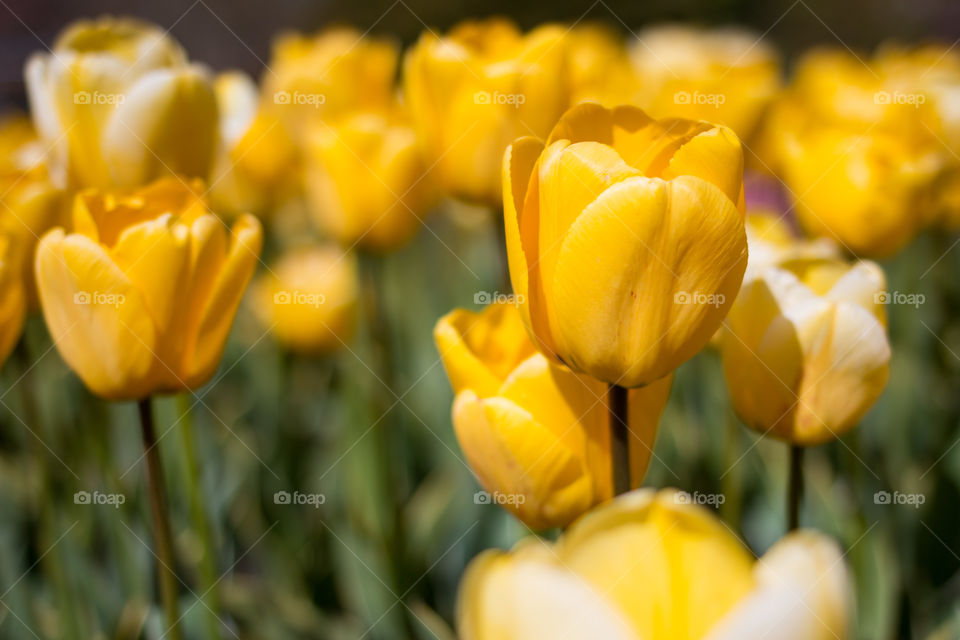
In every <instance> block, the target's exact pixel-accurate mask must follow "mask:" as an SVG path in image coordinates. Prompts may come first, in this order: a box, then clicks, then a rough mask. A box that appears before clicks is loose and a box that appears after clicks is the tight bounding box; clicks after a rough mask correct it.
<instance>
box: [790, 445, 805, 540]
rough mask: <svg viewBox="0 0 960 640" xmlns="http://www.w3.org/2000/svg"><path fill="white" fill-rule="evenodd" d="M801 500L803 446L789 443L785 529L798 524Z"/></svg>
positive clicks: (791, 528)
mask: <svg viewBox="0 0 960 640" xmlns="http://www.w3.org/2000/svg"><path fill="white" fill-rule="evenodd" d="M801 500H803V447H799V446H797V445H795V444H792V445H790V480H789V482H788V483H787V530H788V531H793V530H794V529H797V528H798V527H799V526H800V502H801Z"/></svg>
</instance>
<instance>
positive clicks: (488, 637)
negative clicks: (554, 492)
mask: <svg viewBox="0 0 960 640" xmlns="http://www.w3.org/2000/svg"><path fill="white" fill-rule="evenodd" d="M689 502H690V495H689V494H685V493H681V492H678V491H676V490H672V489H666V490H663V491H660V492H655V491H653V490H652V489H641V490H638V491H634V492H632V493H629V494H625V495H622V496H619V497H617V498H615V499H614V500H613V501H612V502H608V503H606V504H603V505H600V506H599V507H597V508H595V509H594V510H593V511H591V512H590V513H588V514H587V515H585V516H584V517H583V518H581V519H580V520H578V521H577V522H575V523H574V524H573V525H571V527H570V528H569V529H568V530H567V531H566V532H564V534H563V535H562V536H561V537H560V539H559V540H558V541H557V542H556V543H550V542H545V541H543V540H533V539H527V540H523V541H521V543H520V544H518V545H517V547H516V548H515V549H514V550H513V551H510V552H503V551H499V550H497V551H493V550H491V551H486V552H484V553H483V554H481V555H480V556H478V557H477V558H475V559H474V560H473V561H472V562H471V563H470V565H469V567H468V568H467V572H466V574H465V575H464V577H463V580H462V582H461V585H460V593H459V597H458V605H457V627H458V632H459V633H458V635H459V637H460V638H462V639H463V640H494V639H495V640H513V639H516V640H538V639H541V638H542V639H546V638H568V639H569V640H586V639H588V638H591V639H592V638H604V639H606V640H636V639H638V638H642V639H659V638H670V639H671V640H701V639H703V640H728V639H729V640H734V639H736V640H760V639H761V638H779V639H782V640H844V639H845V638H847V637H849V636H848V633H849V630H850V622H849V618H850V610H851V608H852V602H851V601H852V593H851V592H852V589H851V585H850V577H849V573H848V571H847V569H846V567H845V565H844V562H843V556H842V554H841V552H840V549H839V548H838V547H837V545H836V543H835V542H833V541H832V540H830V539H829V538H827V537H826V536H824V535H822V534H819V533H816V532H813V531H801V532H796V533H792V534H790V535H788V536H786V537H784V538H783V539H781V540H780V541H779V542H777V543H776V544H774V546H773V547H772V548H770V549H769V550H768V551H767V553H766V554H765V555H764V556H763V557H761V558H760V559H759V560H755V559H754V558H753V556H752V555H751V554H750V552H749V551H748V550H747V549H745V548H744V547H743V546H742V545H741V543H740V541H739V540H738V539H737V538H736V536H734V534H733V533H731V531H730V530H729V529H728V528H727V527H726V526H725V525H723V524H722V523H721V522H720V521H719V520H718V519H717V518H716V517H715V516H714V515H713V514H712V513H711V512H710V511H708V510H707V509H706V508H704V507H701V506H698V505H694V504H689Z"/></svg>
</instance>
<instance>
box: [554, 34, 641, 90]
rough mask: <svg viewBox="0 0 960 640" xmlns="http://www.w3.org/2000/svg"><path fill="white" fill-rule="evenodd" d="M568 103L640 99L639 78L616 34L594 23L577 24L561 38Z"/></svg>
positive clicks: (621, 41) (620, 39)
mask: <svg viewBox="0 0 960 640" xmlns="http://www.w3.org/2000/svg"><path fill="white" fill-rule="evenodd" d="M564 44H565V46H566V50H567V65H566V68H567V75H568V83H569V85H570V104H579V103H581V102H599V103H600V104H602V105H604V106H609V107H612V106H616V105H618V104H632V103H635V102H637V101H638V100H639V99H640V98H639V96H640V87H641V79H640V78H639V76H638V74H637V73H636V71H635V70H634V68H633V65H632V63H631V61H630V57H629V55H628V54H627V48H626V46H625V45H624V43H623V39H622V38H621V37H620V35H619V34H617V33H616V32H614V31H613V30H611V29H608V28H606V27H603V26H601V25H597V24H585V25H577V26H575V27H573V28H572V29H570V31H569V32H568V33H567V34H566V36H565V37H564Z"/></svg>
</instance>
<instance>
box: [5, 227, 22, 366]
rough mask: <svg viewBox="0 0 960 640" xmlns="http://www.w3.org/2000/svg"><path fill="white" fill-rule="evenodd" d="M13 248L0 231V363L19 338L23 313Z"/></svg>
mask: <svg viewBox="0 0 960 640" xmlns="http://www.w3.org/2000/svg"><path fill="white" fill-rule="evenodd" d="M17 250H18V247H17V245H15V244H14V243H13V242H11V239H10V236H9V235H7V234H0V366H2V365H3V363H4V362H5V361H6V359H7V356H9V355H10V352H11V351H13V348H14V346H16V344H17V340H19V339H20V332H21V331H22V330H23V321H24V318H25V317H26V315H27V298H26V294H25V293H24V288H23V277H22V276H21V274H20V264H21V260H20V259H19V257H18V256H17V255H16V254H17ZM21 250H22V248H21Z"/></svg>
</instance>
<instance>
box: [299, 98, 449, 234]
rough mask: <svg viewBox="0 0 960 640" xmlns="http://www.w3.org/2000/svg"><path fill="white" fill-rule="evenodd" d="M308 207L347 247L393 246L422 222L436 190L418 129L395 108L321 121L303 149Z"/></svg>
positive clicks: (320, 223) (431, 204) (328, 231)
mask: <svg viewBox="0 0 960 640" xmlns="http://www.w3.org/2000/svg"><path fill="white" fill-rule="evenodd" d="M304 172H305V179H304V184H305V187H306V190H307V195H308V197H309V203H310V213H311V214H312V216H313V218H314V219H315V220H316V221H317V223H318V224H319V225H320V227H321V228H322V229H323V230H324V231H325V232H326V233H328V234H329V235H331V236H333V237H334V238H335V239H337V240H338V241H339V242H340V244H342V245H344V246H348V247H352V246H354V245H359V246H360V247H363V248H366V249H372V250H378V251H387V250H390V249H395V248H397V247H399V246H401V245H402V244H404V243H405V242H406V241H407V240H409V239H410V237H411V236H412V235H413V234H414V232H415V231H416V230H417V229H419V228H420V225H421V224H422V222H423V217H424V216H426V215H427V213H429V211H430V209H431V207H432V206H433V203H434V201H435V195H436V192H435V190H434V188H433V184H432V182H431V180H430V178H429V177H428V176H427V167H426V166H425V165H424V164H423V161H422V159H421V157H420V154H419V152H418V148H417V138H416V134H415V133H414V131H413V129H412V128H411V127H410V126H409V125H408V124H407V123H406V122H405V121H404V120H403V119H402V117H401V116H399V115H398V114H395V113H387V112H359V113H356V114H354V115H352V116H349V117H346V118H342V119H339V120H331V121H329V122H320V123H316V124H315V125H314V126H313V127H312V128H311V130H310V136H309V142H308V143H307V145H306V149H305V151H304Z"/></svg>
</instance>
